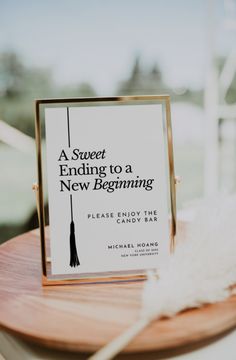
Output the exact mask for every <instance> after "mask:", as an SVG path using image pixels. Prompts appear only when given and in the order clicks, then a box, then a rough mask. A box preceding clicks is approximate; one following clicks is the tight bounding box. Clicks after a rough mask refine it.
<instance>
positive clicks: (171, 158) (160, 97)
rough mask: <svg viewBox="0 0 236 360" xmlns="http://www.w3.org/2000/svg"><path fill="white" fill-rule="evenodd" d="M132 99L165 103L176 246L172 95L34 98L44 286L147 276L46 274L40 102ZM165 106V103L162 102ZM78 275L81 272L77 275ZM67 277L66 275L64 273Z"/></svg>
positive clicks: (172, 239) (172, 237) (172, 234)
mask: <svg viewBox="0 0 236 360" xmlns="http://www.w3.org/2000/svg"><path fill="white" fill-rule="evenodd" d="M133 101H158V102H164V103H165V112H166V116H165V120H166V128H167V147H168V159H169V181H170V183H169V189H170V203H171V228H170V252H173V251H174V248H175V235H176V189H175V184H176V180H175V174H174V154H173V140H172V129H171V111H170V97H169V95H137V96H114V97H90V98H87V97H84V98H69V99H38V100H35V133H36V150H37V168H38V189H37V193H38V203H39V204H38V214H39V228H40V238H41V258H42V284H43V285H60V284H74V283H98V282H103V283H104V282H114V281H116V282H119V281H140V280H144V279H145V278H146V276H145V274H133V275H130V274H127V275H125V276H124V275H119V273H117V275H116V276H114V275H110V276H107V277H99V276H98V277H95V278H79V277H78V278H73V279H72V278H71V279H70V278H64V279H56V277H57V276H55V275H51V278H49V276H48V275H50V274H48V273H47V259H49V257H48V256H47V251H46V239H45V214H44V197H43V169H42V151H41V121H40V117H41V114H40V105H52V104H70V103H71V104H76V103H77V104H80V103H83V104H89V103H99V104H103V103H106V104H107V103H109V102H111V103H112V102H115V103H116V102H117V103H121V102H122V103H131V102H133ZM163 105H164V104H163ZM78 276H79V274H78ZM65 277H66V275H65Z"/></svg>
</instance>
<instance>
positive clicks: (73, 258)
mask: <svg viewBox="0 0 236 360" xmlns="http://www.w3.org/2000/svg"><path fill="white" fill-rule="evenodd" d="M70 208H71V223H70V266H71V267H76V266H79V265H80V262H79V258H78V254H77V249H76V242H75V224H74V221H73V205H72V195H70Z"/></svg>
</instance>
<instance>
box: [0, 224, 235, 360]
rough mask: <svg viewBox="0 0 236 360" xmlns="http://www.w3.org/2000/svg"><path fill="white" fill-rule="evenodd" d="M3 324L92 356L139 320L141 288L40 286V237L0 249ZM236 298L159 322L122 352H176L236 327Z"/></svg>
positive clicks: (20, 239)
mask: <svg viewBox="0 0 236 360" xmlns="http://www.w3.org/2000/svg"><path fill="white" fill-rule="evenodd" d="M0 267H1V272H0V325H1V327H2V328H3V329H5V330H7V331H9V332H11V333H13V334H16V335H18V336H20V337H22V338H25V339H28V340H30V341H33V342H36V343H38V344H42V345H46V346H49V347H53V348H57V349H64V350H71V351H81V352H92V351H95V350H98V349H99V348H101V347H102V346H103V345H105V344H106V343H107V342H109V341H111V340H112V339H113V338H114V337H116V336H117V335H119V334H120V333H121V332H123V331H124V330H125V329H126V328H127V327H128V326H129V325H131V324H132V323H133V322H134V321H135V320H136V319H137V317H138V313H139V309H140V294H141V291H142V285H143V284H142V283H140V282H138V283H137V282H136V283H135V282H134V283H117V284H95V285H94V284H93V285H92V284H91V285H64V286H47V287H42V285H41V264H40V240H39V232H38V231H37V230H36V231H31V232H29V233H26V234H23V235H21V236H19V237H16V238H14V239H12V240H10V241H8V242H6V243H5V244H3V245H2V246H1V247H0ZM235 325H236V296H232V297H231V298H230V299H228V300H227V301H224V302H221V303H218V304H215V305H209V306H205V307H203V308H201V309H194V310H188V311H185V312H183V313H181V314H179V315H178V316H175V317H174V318H173V319H163V320H159V321H155V322H153V323H152V324H150V326H148V327H147V328H146V329H145V330H144V331H143V332H142V333H141V334H140V335H139V336H137V338H136V339H134V340H133V341H132V342H131V343H130V345H129V346H128V347H127V348H126V349H124V352H129V353H130V352H139V351H140V352H144V351H156V350H163V349H173V348H178V347H181V346H185V345H189V344H194V343H197V342H200V341H203V340H206V339H208V338H211V337H213V336H217V335H219V334H220V333H222V332H224V331H226V330H228V329H230V328H233V327H235Z"/></svg>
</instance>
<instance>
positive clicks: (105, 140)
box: [36, 95, 176, 285]
mask: <svg viewBox="0 0 236 360" xmlns="http://www.w3.org/2000/svg"><path fill="white" fill-rule="evenodd" d="M36 143H37V163H38V205H39V206H38V212H39V225H40V234H41V250H42V269H43V284H44V285H50V284H61V283H62V284H65V283H68V282H70V283H71V282H99V281H103V282H104V281H113V280H115V281H119V280H132V279H142V278H143V277H144V276H145V273H146V271H147V270H149V269H158V267H159V266H160V264H162V263H163V262H165V261H166V259H167V257H168V256H169V254H170V251H171V249H173V246H174V236H175V232H176V199H175V196H176V195H175V177H174V161H173V147H172V133H171V119H170V99H169V96H167V95H166V96H124V97H123V96H122V97H108V98H78V99H45V100H36ZM47 203H48V213H49V225H50V226H49V229H48V230H47V231H46V229H45V205H46V204H47Z"/></svg>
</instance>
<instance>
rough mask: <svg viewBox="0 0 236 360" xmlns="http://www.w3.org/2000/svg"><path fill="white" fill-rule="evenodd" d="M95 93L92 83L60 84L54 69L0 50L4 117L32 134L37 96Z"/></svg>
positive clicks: (0, 96) (0, 115)
mask: <svg viewBox="0 0 236 360" xmlns="http://www.w3.org/2000/svg"><path fill="white" fill-rule="evenodd" d="M95 95H96V93H95V91H94V89H93V88H92V86H91V85H89V84H88V83H81V84H78V85H74V86H63V87H59V86H56V85H55V83H54V81H53V76H52V71H51V69H47V68H46V69H45V68H36V67H29V66H27V65H26V64H25V63H24V62H23V61H22V59H21V58H20V57H19V55H17V54H16V53H14V52H4V53H2V54H0V118H1V119H2V120H4V121H6V122H7V123H8V124H10V125H12V126H14V127H16V128H17V129H19V130H21V131H22V132H24V133H26V134H28V135H30V136H32V137H33V136H34V108H33V103H34V100H35V99H39V98H50V97H53V98H55V97H79V96H95Z"/></svg>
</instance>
